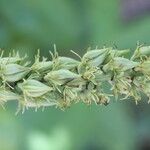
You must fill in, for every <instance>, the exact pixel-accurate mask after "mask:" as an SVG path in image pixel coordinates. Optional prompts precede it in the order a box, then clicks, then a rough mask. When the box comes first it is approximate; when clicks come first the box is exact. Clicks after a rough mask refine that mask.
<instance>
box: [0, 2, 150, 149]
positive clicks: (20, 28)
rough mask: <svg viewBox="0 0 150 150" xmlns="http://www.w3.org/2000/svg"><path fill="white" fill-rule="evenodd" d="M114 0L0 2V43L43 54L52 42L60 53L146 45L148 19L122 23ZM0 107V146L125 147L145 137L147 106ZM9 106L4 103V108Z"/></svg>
mask: <svg viewBox="0 0 150 150" xmlns="http://www.w3.org/2000/svg"><path fill="white" fill-rule="evenodd" d="M120 9H121V8H120V1H119V0H109V1H105V0H82V1H81V0H76V1H74V0H61V1H59V0H26V1H24V0H13V1H8V0H0V47H1V48H2V49H5V50H6V53H8V51H10V50H12V49H16V50H18V51H20V53H22V54H24V53H28V54H30V58H33V54H35V52H36V50H37V49H38V48H40V49H41V51H42V55H44V56H46V55H47V54H48V50H49V49H52V45H53V44H54V43H55V44H56V45H57V49H58V51H59V53H60V54H62V55H70V54H68V52H69V50H70V49H74V50H75V51H76V52H77V53H79V54H83V53H84V52H85V51H84V50H83V51H81V49H86V48H87V47H88V46H92V47H95V46H97V45H98V46H103V45H106V46H108V45H109V46H111V45H117V46H118V47H119V48H121V49H124V48H128V47H131V48H135V47H136V42H137V41H140V42H145V43H150V38H149V35H150V30H149V27H150V18H149V16H147V17H143V18H141V19H140V20H135V21H133V22H130V23H124V22H122V21H121V16H120ZM10 105H11V106H12V107H11V108H12V109H7V108H6V111H4V110H3V109H2V108H0V118H1V119H0V150H20V149H21V150H27V149H28V150H39V149H42V150H60V149H61V150H70V149H71V150H77V149H78V150H101V149H102V150H127V149H138V147H137V146H138V145H137V146H136V144H137V143H138V141H139V140H142V139H143V137H145V135H146V137H150V132H149V131H150V126H149V124H150V119H149V115H148V114H149V106H147V105H145V104H140V105H139V106H135V104H134V103H133V104H131V103H130V104H128V102H127V101H125V102H117V103H115V102H114V103H112V104H110V105H109V106H107V107H98V106H91V107H86V106H83V105H82V104H78V105H75V106H74V107H72V108H71V109H68V110H66V111H65V112H63V111H60V110H57V109H54V108H49V109H47V110H45V111H44V112H42V111H38V112H37V113H35V112H34V111H27V112H25V114H24V115H21V114H20V115H18V116H15V115H14V112H15V107H13V104H10ZM8 107H9V106H8Z"/></svg>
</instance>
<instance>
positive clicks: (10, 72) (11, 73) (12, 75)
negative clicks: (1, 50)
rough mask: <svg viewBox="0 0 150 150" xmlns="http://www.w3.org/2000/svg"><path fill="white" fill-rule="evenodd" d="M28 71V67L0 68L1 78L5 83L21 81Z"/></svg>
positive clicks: (11, 65)
mask: <svg viewBox="0 0 150 150" xmlns="http://www.w3.org/2000/svg"><path fill="white" fill-rule="evenodd" d="M29 72H30V69H29V68H28V67H23V66H20V65H18V64H8V65H5V66H2V70H1V76H2V78H4V79H5V81H7V82H16V81H19V80H21V79H23V78H24V77H25V76H26V75H27V74H28V73H29Z"/></svg>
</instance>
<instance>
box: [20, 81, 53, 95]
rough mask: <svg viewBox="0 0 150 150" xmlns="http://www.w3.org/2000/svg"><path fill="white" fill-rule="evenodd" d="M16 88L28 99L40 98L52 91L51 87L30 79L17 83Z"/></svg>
mask: <svg viewBox="0 0 150 150" xmlns="http://www.w3.org/2000/svg"><path fill="white" fill-rule="evenodd" d="M18 87H19V88H20V89H21V91H22V92H23V93H24V94H25V95H26V96H28V97H40V96H42V95H44V94H46V93H47V92H49V91H52V90H53V88H52V87H49V86H47V85H45V84H43V83H41V82H39V81H37V80H32V79H29V80H25V81H24V82H23V83H18Z"/></svg>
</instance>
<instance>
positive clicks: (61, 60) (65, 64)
mask: <svg viewBox="0 0 150 150" xmlns="http://www.w3.org/2000/svg"><path fill="white" fill-rule="evenodd" d="M78 64H79V61H77V60H75V59H72V58H69V57H58V58H56V59H55V60H54V68H55V69H56V70H57V69H67V70H71V69H73V68H75V67H76V66H78Z"/></svg>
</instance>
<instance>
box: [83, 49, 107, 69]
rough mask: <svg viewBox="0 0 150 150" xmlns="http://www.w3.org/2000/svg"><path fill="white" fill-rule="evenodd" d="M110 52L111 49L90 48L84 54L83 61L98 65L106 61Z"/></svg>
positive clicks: (90, 64)
mask: <svg viewBox="0 0 150 150" xmlns="http://www.w3.org/2000/svg"><path fill="white" fill-rule="evenodd" d="M108 52H109V49H100V50H90V51H88V52H87V53H86V54H85V55H84V56H83V59H82V62H86V63H87V64H88V65H89V66H92V67H97V66H99V65H101V64H102V63H103V62H104V60H105V58H106V56H107V55H108Z"/></svg>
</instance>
